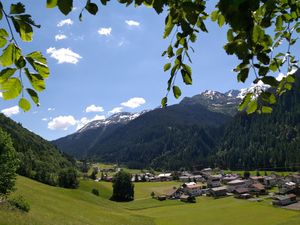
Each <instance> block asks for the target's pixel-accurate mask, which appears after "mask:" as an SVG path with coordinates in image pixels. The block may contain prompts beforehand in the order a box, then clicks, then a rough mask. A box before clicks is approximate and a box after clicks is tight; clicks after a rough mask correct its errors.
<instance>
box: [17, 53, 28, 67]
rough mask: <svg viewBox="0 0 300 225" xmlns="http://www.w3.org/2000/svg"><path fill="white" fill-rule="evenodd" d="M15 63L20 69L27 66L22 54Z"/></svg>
mask: <svg viewBox="0 0 300 225" xmlns="http://www.w3.org/2000/svg"><path fill="white" fill-rule="evenodd" d="M15 65H16V67H18V69H21V68H23V67H25V66H26V61H25V59H24V57H23V56H21V57H20V58H19V59H18V60H16V61H15Z"/></svg>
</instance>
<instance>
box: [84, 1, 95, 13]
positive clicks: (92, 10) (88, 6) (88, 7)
mask: <svg viewBox="0 0 300 225" xmlns="http://www.w3.org/2000/svg"><path fill="white" fill-rule="evenodd" d="M85 9H86V10H87V11H88V12H89V13H90V14H92V15H96V14H97V12H98V6H97V5H96V4H95V3H88V4H86V6H85Z"/></svg>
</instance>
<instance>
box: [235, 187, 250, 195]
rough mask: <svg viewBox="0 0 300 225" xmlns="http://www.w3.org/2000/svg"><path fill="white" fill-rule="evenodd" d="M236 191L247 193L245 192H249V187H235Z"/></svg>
mask: <svg viewBox="0 0 300 225" xmlns="http://www.w3.org/2000/svg"><path fill="white" fill-rule="evenodd" d="M235 192H236V193H238V194H245V193H248V192H249V189H248V188H237V189H235Z"/></svg>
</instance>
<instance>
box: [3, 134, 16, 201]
mask: <svg viewBox="0 0 300 225" xmlns="http://www.w3.org/2000/svg"><path fill="white" fill-rule="evenodd" d="M17 167H18V160H17V155H16V151H15V149H14V147H13V143H12V140H11V138H10V136H9V135H8V134H7V133H6V132H4V131H3V130H2V129H1V128H0V197H1V196H7V195H8V194H9V193H10V192H12V191H13V190H14V186H15V180H16V170H17Z"/></svg>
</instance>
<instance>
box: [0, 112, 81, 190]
mask: <svg viewBox="0 0 300 225" xmlns="http://www.w3.org/2000/svg"><path fill="white" fill-rule="evenodd" d="M0 127H1V128H2V129H3V130H4V131H6V132H7V133H9V134H10V136H11V138H12V140H13V145H14V148H15V149H16V151H17V152H18V157H19V160H20V166H19V169H18V171H17V172H18V173H19V174H20V175H23V176H26V177H30V178H33V179H35V180H38V181H41V182H43V183H46V184H50V185H56V184H57V176H58V173H59V172H60V170H61V169H63V168H67V167H74V164H75V162H74V161H73V159H72V158H71V157H70V156H67V155H66V154H64V153H62V152H61V151H59V150H58V149H57V148H55V147H54V146H53V145H52V144H51V143H50V142H48V141H46V140H44V139H43V138H41V137H40V136H38V135H36V134H34V133H32V132H30V131H28V130H27V129H25V128H23V127H22V125H21V124H19V123H16V122H14V121H13V120H11V119H9V118H7V117H6V116H4V115H3V114H0Z"/></svg>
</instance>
